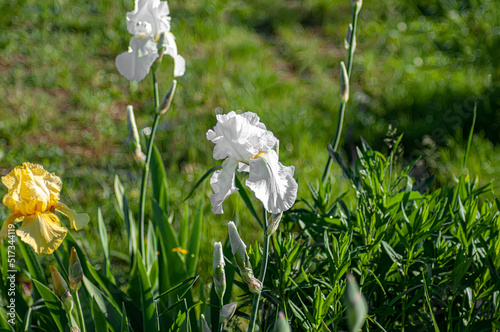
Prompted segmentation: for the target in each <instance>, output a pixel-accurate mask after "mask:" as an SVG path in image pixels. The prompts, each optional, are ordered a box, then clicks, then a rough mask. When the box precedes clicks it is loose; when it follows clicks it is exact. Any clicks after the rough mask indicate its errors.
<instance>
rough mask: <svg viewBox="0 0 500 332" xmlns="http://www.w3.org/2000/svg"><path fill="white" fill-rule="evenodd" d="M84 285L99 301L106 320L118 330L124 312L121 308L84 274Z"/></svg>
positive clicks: (91, 295) (114, 329)
mask: <svg viewBox="0 0 500 332" xmlns="http://www.w3.org/2000/svg"><path fill="white" fill-rule="evenodd" d="M82 281H83V285H84V286H85V289H86V290H87V292H88V293H89V296H90V297H92V298H94V299H95V301H96V302H97V304H98V306H99V309H100V310H101V311H102V313H103V314H104V317H106V321H107V323H108V327H109V328H110V329H111V330H112V331H114V332H118V331H119V330H120V327H121V321H122V314H121V312H120V309H118V307H117V306H116V304H114V303H113V302H112V300H110V299H109V298H108V297H107V296H106V295H104V294H103V293H102V292H101V291H100V290H99V289H98V288H97V287H96V286H95V285H94V284H92V283H91V282H90V280H89V279H87V277H86V276H83V279H82Z"/></svg>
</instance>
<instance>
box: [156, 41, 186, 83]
mask: <svg viewBox="0 0 500 332" xmlns="http://www.w3.org/2000/svg"><path fill="white" fill-rule="evenodd" d="M161 48H165V54H168V55H169V56H171V57H172V59H174V76H175V77H179V76H182V75H184V72H185V71H186V60H184V58H183V57H182V56H180V55H179V54H177V44H176V43H175V37H174V35H173V33H171V32H167V33H165V34H163V38H160V41H159V42H158V49H161Z"/></svg>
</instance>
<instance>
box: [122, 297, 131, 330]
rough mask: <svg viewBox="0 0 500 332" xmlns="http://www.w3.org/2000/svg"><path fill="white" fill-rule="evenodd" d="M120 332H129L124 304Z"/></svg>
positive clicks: (123, 305)
mask: <svg viewBox="0 0 500 332" xmlns="http://www.w3.org/2000/svg"><path fill="white" fill-rule="evenodd" d="M120 331H121V332H129V331H130V329H129V325H128V318H127V310H126V309H125V304H124V303H122V326H121V329H120Z"/></svg>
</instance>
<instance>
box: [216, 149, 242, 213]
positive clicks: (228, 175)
mask: <svg viewBox="0 0 500 332" xmlns="http://www.w3.org/2000/svg"><path fill="white" fill-rule="evenodd" d="M237 165H238V162H237V161H235V160H234V158H228V159H226V160H225V161H224V162H223V163H222V169H221V170H218V171H216V172H215V173H214V174H213V175H212V177H211V178H210V185H211V186H212V189H213V191H214V194H213V195H212V196H211V197H210V203H211V204H212V212H213V213H214V214H223V213H224V210H223V209H222V202H224V200H225V199H226V198H227V197H228V196H229V195H231V194H232V193H234V192H235V191H237V190H238V188H236V186H235V183H234V177H235V172H236V166H237Z"/></svg>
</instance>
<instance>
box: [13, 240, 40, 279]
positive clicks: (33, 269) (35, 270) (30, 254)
mask: <svg viewBox="0 0 500 332" xmlns="http://www.w3.org/2000/svg"><path fill="white" fill-rule="evenodd" d="M17 244H18V245H19V249H21V253H22V254H23V257H24V261H25V263H26V267H27V268H28V272H29V273H30V275H31V277H32V278H34V279H36V280H40V281H41V282H42V283H43V284H46V283H47V279H45V273H43V270H42V266H41V265H40V262H39V261H38V259H37V257H36V256H35V255H36V253H35V252H34V251H33V248H31V246H29V245H27V244H25V243H24V242H23V241H17Z"/></svg>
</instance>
